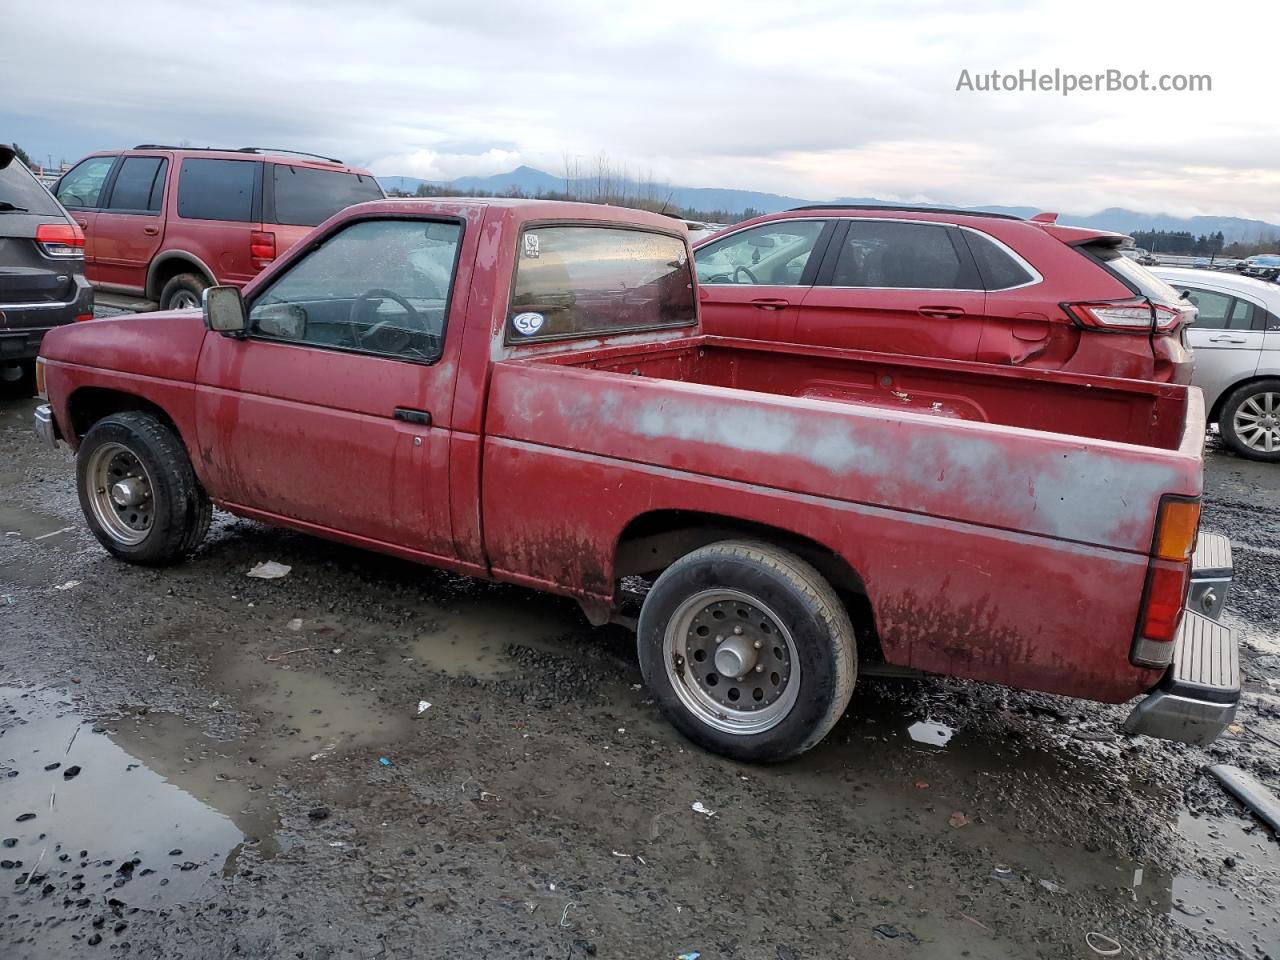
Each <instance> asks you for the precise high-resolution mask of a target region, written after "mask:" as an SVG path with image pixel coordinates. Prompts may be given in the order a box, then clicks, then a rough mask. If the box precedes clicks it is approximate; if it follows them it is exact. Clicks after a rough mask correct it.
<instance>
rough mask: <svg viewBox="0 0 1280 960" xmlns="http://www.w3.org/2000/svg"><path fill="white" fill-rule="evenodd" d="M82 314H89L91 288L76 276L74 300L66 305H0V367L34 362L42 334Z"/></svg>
mask: <svg viewBox="0 0 1280 960" xmlns="http://www.w3.org/2000/svg"><path fill="white" fill-rule="evenodd" d="M86 314H88V315H92V314H93V287H91V286H90V285H89V282H88V281H87V280H85V279H84V277H76V295H75V298H74V299H73V300H70V301H67V302H66V303H49V304H44V303H41V304H20V305H5V304H3V303H0V364H4V363H12V362H16V361H21V360H34V359H35V358H36V356H38V355H39V353H40V341H42V340H43V339H44V335H45V334H46V333H48V332H49V331H50V330H52V329H53V328H54V327H60V326H63V325H64V324H68V323H72V322H74V321H75V319H76V317H82V316H85V315H86Z"/></svg>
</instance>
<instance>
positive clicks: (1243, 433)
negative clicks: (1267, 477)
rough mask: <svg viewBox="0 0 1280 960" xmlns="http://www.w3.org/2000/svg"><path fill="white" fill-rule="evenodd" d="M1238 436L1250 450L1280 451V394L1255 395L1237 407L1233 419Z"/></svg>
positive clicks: (1261, 451) (1263, 451) (1232, 424)
mask: <svg viewBox="0 0 1280 960" xmlns="http://www.w3.org/2000/svg"><path fill="white" fill-rule="evenodd" d="M1231 426H1232V428H1233V429H1234V430H1235V432H1236V436H1237V437H1239V438H1240V442H1241V443H1243V444H1244V445H1245V446H1246V447H1248V448H1249V449H1250V450H1257V451H1258V452H1259V453H1276V452H1277V451H1280V393H1270V392H1268V393H1255V394H1253V396H1251V397H1248V398H1247V399H1246V400H1245V401H1244V403H1242V404H1240V406H1238V407H1236V413H1235V416H1234V417H1232V422H1231Z"/></svg>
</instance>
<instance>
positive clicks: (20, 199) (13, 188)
mask: <svg viewBox="0 0 1280 960" xmlns="http://www.w3.org/2000/svg"><path fill="white" fill-rule="evenodd" d="M6 213H37V214H40V215H41V216H56V217H61V216H62V215H63V214H62V211H61V210H59V209H58V205H57V204H56V203H55V202H54V200H53V197H52V196H51V195H50V194H49V191H48V190H46V189H45V188H44V187H43V186H42V185H41V183H40V181H39V180H37V179H36V178H35V174H33V173H32V172H31V171H30V170H28V169H27V166H26V164H24V163H23V162H22V161H21V160H19V159H18V158H17V157H14V158H13V159H12V160H10V161H9V164H8V165H7V166H5V167H4V168H0V216H3V215H4V214H6Z"/></svg>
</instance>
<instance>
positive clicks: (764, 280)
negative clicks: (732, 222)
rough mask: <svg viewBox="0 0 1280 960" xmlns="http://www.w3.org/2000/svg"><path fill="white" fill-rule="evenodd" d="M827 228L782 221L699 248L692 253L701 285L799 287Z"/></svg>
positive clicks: (816, 222)
mask: <svg viewBox="0 0 1280 960" xmlns="http://www.w3.org/2000/svg"><path fill="white" fill-rule="evenodd" d="M824 225H825V224H824V221H822V220H782V221H778V222H774V223H765V224H761V225H760V226H758V227H752V228H751V229H750V230H743V231H742V232H741V233H735V234H733V235H731V236H728V237H725V238H724V239H723V240H717V241H716V242H715V243H709V244H707V245H706V246H703V247H699V248H698V249H697V250H695V251H694V252H693V256H694V260H695V262H696V263H697V267H698V282H699V283H702V284H712V283H745V284H760V285H765V284H769V285H774V286H789V287H794V286H797V285H799V283H800V277H801V276H802V275H803V274H804V268H805V265H806V264H807V263H808V262H809V254H810V253H812V252H813V247H814V244H816V243H817V242H818V235H819V234H820V233H822V228H823V226H824Z"/></svg>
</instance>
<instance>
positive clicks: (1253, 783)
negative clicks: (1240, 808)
mask: <svg viewBox="0 0 1280 960" xmlns="http://www.w3.org/2000/svg"><path fill="white" fill-rule="evenodd" d="M1209 772H1210V773H1211V774H1213V775H1214V776H1215V777H1217V778H1218V780H1220V781H1221V782H1222V785H1223V786H1224V787H1225V788H1226V789H1227V792H1228V793H1230V794H1231V795H1232V796H1234V797H1235V798H1236V799H1237V800H1239V801H1240V802H1241V803H1243V804H1244V805H1245V806H1246V807H1248V808H1249V809H1250V810H1251V811H1253V814H1254V816H1256V817H1257V818H1258V819H1259V820H1261V821H1262V822H1263V823H1265V824H1266V825H1267V826H1269V827H1270V828H1271V829H1272V830H1274V831H1276V832H1277V833H1280V800H1277V799H1276V796H1275V794H1273V793H1272V792H1271V791H1270V790H1268V789H1267V788H1266V787H1264V786H1263V785H1262V784H1260V783H1259V782H1258V781H1257V780H1255V779H1254V778H1253V777H1251V776H1250V775H1249V774H1247V773H1245V772H1244V771H1243V770H1241V769H1240V768H1239V767H1233V766H1231V764H1229V763H1215V764H1214V765H1213V766H1211V767H1210V768H1209Z"/></svg>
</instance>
